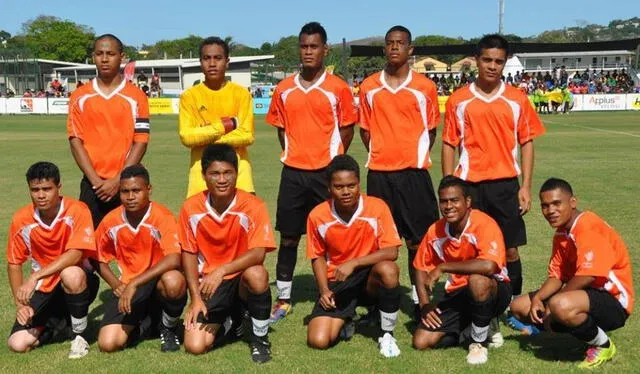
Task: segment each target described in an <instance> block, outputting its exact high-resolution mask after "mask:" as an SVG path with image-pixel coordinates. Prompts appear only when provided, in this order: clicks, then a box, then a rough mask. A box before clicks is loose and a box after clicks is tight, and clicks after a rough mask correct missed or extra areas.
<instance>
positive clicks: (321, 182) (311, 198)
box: [276, 165, 329, 236]
mask: <svg viewBox="0 0 640 374" xmlns="http://www.w3.org/2000/svg"><path fill="white" fill-rule="evenodd" d="M327 199H329V180H328V178H327V173H326V171H325V169H320V170H300V169H295V168H292V167H289V166H286V165H284V166H283V167H282V173H281V176H280V190H279V191H278V207H277V211H276V231H279V232H280V233H281V234H282V235H285V236H299V235H302V234H305V233H306V232H307V217H308V216H309V212H311V210H312V209H313V208H315V207H316V206H317V205H319V204H320V203H322V202H324V201H326V200H327Z"/></svg>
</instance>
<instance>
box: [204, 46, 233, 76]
mask: <svg viewBox="0 0 640 374" xmlns="http://www.w3.org/2000/svg"><path fill="white" fill-rule="evenodd" d="M228 66H229V57H227V56H226V55H225V54H224V48H222V46H221V45H218V44H209V45H205V46H204V47H202V57H200V68H201V69H202V73H204V76H205V79H206V80H210V81H218V80H222V79H224V74H225V73H226V71H227V67H228Z"/></svg>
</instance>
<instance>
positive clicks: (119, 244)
mask: <svg viewBox="0 0 640 374" xmlns="http://www.w3.org/2000/svg"><path fill="white" fill-rule="evenodd" d="M96 243H97V247H98V261H100V262H104V263H109V262H110V261H112V260H116V262H117V263H118V268H119V269H120V280H121V281H122V282H124V283H129V282H130V281H131V279H133V278H135V277H137V276H138V275H140V274H142V273H144V272H145V271H147V270H148V269H149V268H151V267H152V266H154V265H155V264H157V263H158V262H159V261H160V260H161V259H162V257H164V256H166V255H168V254H172V253H177V254H180V241H179V240H178V225H177V223H176V219H175V217H174V216H173V214H172V213H171V211H170V210H169V209H167V208H166V207H164V206H162V205H160V204H158V203H151V205H150V206H149V209H148V210H147V213H146V214H145V215H144V217H143V218H142V221H140V223H139V224H138V227H136V228H134V227H132V226H131V225H130V224H129V221H128V220H127V217H126V215H125V209H124V207H122V206H120V207H118V208H117V209H114V210H112V211H111V212H109V214H107V215H106V216H105V217H104V219H103V220H102V222H100V225H99V226H98V229H97V230H96Z"/></svg>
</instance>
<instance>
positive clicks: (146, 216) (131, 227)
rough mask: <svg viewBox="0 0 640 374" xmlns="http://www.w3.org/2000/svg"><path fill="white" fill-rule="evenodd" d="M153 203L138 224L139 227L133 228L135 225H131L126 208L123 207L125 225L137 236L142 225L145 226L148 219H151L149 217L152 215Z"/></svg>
mask: <svg viewBox="0 0 640 374" xmlns="http://www.w3.org/2000/svg"><path fill="white" fill-rule="evenodd" d="M152 204H153V203H149V207H148V208H147V211H146V213H145V214H144V216H143V217H142V219H141V220H140V223H138V227H133V225H131V224H130V223H129V220H128V219H127V211H126V210H125V209H124V207H122V220H123V221H124V223H125V225H127V227H129V230H131V231H133V232H134V233H135V234H137V233H138V231H140V227H142V225H144V223H145V222H146V221H147V218H149V216H150V215H151V205H152Z"/></svg>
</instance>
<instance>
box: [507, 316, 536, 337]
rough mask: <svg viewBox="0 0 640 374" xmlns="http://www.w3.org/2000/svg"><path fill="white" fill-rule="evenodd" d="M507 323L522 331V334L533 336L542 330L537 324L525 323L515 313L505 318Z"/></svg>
mask: <svg viewBox="0 0 640 374" xmlns="http://www.w3.org/2000/svg"><path fill="white" fill-rule="evenodd" d="M505 324H506V325H507V326H509V327H511V328H512V329H514V330H516V331H520V333H522V335H531V336H533V335H538V334H540V332H541V331H540V329H538V328H537V327H536V326H534V325H530V324H527V323H524V322H522V321H520V320H519V319H517V318H516V317H515V316H513V315H510V316H509V317H507V319H506V320H505Z"/></svg>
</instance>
